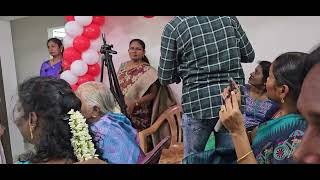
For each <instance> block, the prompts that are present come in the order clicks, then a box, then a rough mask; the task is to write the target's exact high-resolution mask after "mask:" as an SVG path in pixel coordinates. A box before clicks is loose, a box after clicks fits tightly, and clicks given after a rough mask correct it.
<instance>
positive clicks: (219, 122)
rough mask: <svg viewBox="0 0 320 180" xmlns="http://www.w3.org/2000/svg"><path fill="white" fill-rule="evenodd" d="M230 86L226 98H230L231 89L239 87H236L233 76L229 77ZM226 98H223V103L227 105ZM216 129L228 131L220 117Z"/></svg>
mask: <svg viewBox="0 0 320 180" xmlns="http://www.w3.org/2000/svg"><path fill="white" fill-rule="evenodd" d="M227 88H228V95H227V96H226V99H227V98H230V96H231V91H234V90H236V89H237V87H236V82H235V81H234V80H233V78H232V77H230V79H229V86H228V87H227ZM224 100H225V99H223V104H224V105H225V101H224ZM214 131H216V132H226V129H225V128H224V127H223V124H222V122H221V120H220V119H219V120H218V121H217V123H216V125H215V127H214Z"/></svg>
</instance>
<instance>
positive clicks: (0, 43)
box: [0, 20, 24, 160]
mask: <svg viewBox="0 0 320 180" xmlns="http://www.w3.org/2000/svg"><path fill="white" fill-rule="evenodd" d="M0 39H1V40H0V56H1V67H2V77H3V84H4V91H5V98H6V107H7V117H8V124H9V132H10V141H11V150H12V156H13V159H14V160H15V158H16V156H17V155H19V154H20V153H22V152H23V151H24V146H23V140H22V136H21V134H20V132H19V130H18V129H17V127H16V126H15V124H14V123H13V117H12V116H13V107H14V104H15V101H16V97H17V96H16V94H17V77H16V67H15V63H14V55H13V46H12V36H11V28H10V22H7V21H2V20H0Z"/></svg>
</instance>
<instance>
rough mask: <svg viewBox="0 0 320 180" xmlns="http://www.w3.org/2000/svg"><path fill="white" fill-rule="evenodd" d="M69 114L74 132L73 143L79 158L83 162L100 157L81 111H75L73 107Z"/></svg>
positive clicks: (72, 131)
mask: <svg viewBox="0 0 320 180" xmlns="http://www.w3.org/2000/svg"><path fill="white" fill-rule="evenodd" d="M68 114H69V115H70V119H69V125H70V128H71V133H72V138H71V144H72V147H73V149H74V153H75V155H76V156H77V159H78V160H79V161H80V162H81V161H85V160H89V159H92V158H98V155H97V154H95V153H96V149H95V148H94V144H93V142H92V138H91V136H90V134H89V129H88V124H87V123H86V119H85V118H84V117H83V116H82V114H81V113H80V112H79V111H76V112H74V110H73V109H71V110H70V111H69V112H68Z"/></svg>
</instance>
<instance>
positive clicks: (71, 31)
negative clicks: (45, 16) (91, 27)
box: [64, 21, 83, 38]
mask: <svg viewBox="0 0 320 180" xmlns="http://www.w3.org/2000/svg"><path fill="white" fill-rule="evenodd" d="M64 29H65V31H66V33H67V34H68V35H69V36H70V37H72V38H74V37H76V36H78V35H81V34H82V32H83V28H82V27H81V26H80V25H79V24H78V23H77V22H76V21H69V22H67V23H66V25H65V26H64Z"/></svg>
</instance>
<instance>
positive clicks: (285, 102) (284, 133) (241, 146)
mask: <svg viewBox="0 0 320 180" xmlns="http://www.w3.org/2000/svg"><path fill="white" fill-rule="evenodd" d="M306 57H307V54H305V53H300V52H288V53H284V54H282V55H280V56H279V57H278V58H276V60H274V61H273V62H272V65H271V67H270V71H269V78H268V80H267V83H266V89H267V96H268V98H270V99H271V100H273V101H275V102H277V103H279V106H280V108H279V110H278V111H277V113H275V114H274V116H273V117H272V118H271V119H270V120H268V121H266V122H265V123H262V124H260V125H259V126H258V127H257V128H255V129H254V130H253V132H252V134H251V139H252V144H250V141H249V138H248V136H247V133H246V128H245V126H244V117H243V115H242V114H241V111H240V109H239V104H240V103H239V102H240V99H241V98H240V96H241V95H240V93H238V92H239V90H238V86H237V85H236V83H235V82H234V85H235V87H236V88H237V89H236V90H233V91H232V92H231V96H230V97H229V96H228V93H229V88H230V87H228V88H226V89H224V93H223V98H224V100H225V105H223V106H221V110H220V112H219V117H220V120H221V122H222V124H223V125H224V127H225V128H226V129H227V130H228V131H229V134H230V135H231V137H232V142H233V145H234V149H232V148H230V149H227V150H226V151H225V152H226V153H225V152H224V151H223V150H220V149H218V150H216V151H207V152H203V153H202V154H201V153H199V154H195V155H193V156H192V157H190V158H188V159H186V160H185V161H186V162H188V163H244V164H247V163H259V164H285V163H294V161H293V152H294V150H295V149H296V148H297V147H298V145H299V142H300V140H301V139H302V136H303V135H304V131H305V129H306V127H307V123H306V121H305V119H304V118H303V117H302V116H301V115H300V114H299V112H298V109H297V100H298V97H299V94H300V89H301V86H302V83H303V80H304V77H305V74H306V72H308V70H309V69H306V68H305V67H304V65H305V61H306V60H305V59H306ZM204 157H205V158H204ZM201 158H202V159H201Z"/></svg>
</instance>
